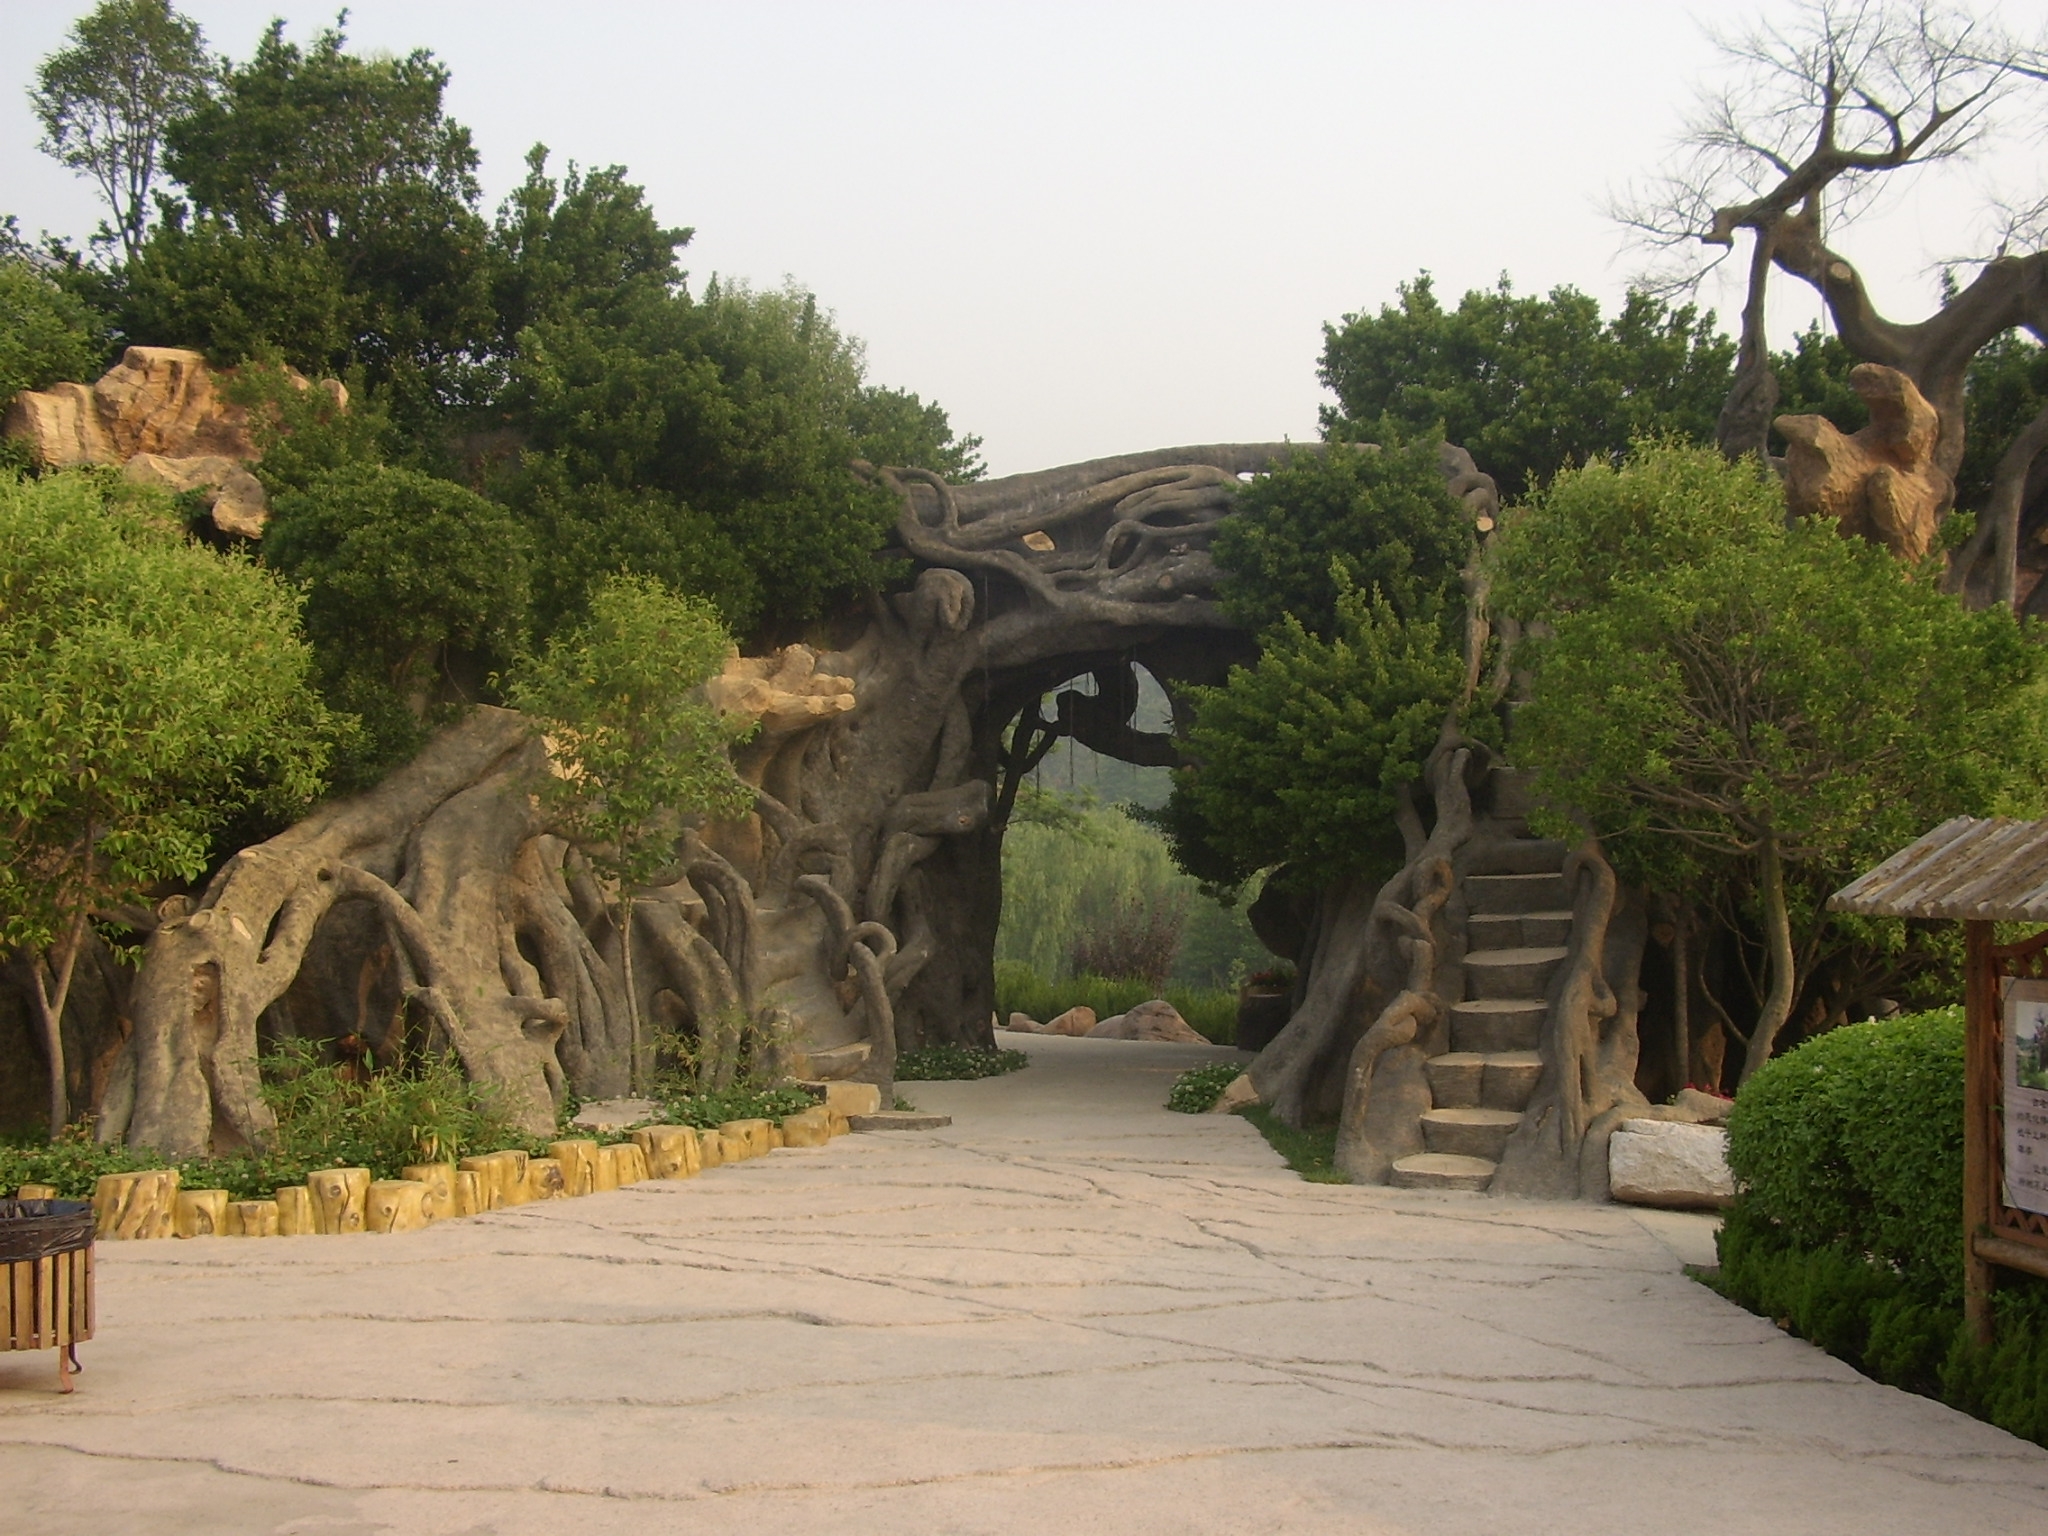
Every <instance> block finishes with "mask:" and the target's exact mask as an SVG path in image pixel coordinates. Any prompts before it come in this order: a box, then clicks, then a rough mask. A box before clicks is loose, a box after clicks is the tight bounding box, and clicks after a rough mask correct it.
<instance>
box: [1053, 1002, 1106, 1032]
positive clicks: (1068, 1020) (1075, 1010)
mask: <svg viewBox="0 0 2048 1536" xmlns="http://www.w3.org/2000/svg"><path fill="white" fill-rule="evenodd" d="M1094 1028H1095V1010H1094V1009H1093V1008H1090V1007H1089V1006H1088V1005H1087V1004H1086V1003H1078V1004H1076V1005H1075V1006H1074V1007H1072V1008H1069V1009H1068V1010H1067V1011H1066V1012H1065V1013H1063V1014H1061V1015H1060V1016H1059V1017H1058V1018H1056V1019H1054V1020H1053V1021H1052V1022H1051V1023H1049V1024H1047V1025H1046V1026H1045V1029H1044V1030H1043V1033H1045V1034H1048V1035H1085V1034H1089V1033H1091V1032H1092V1031H1093V1030H1094Z"/></svg>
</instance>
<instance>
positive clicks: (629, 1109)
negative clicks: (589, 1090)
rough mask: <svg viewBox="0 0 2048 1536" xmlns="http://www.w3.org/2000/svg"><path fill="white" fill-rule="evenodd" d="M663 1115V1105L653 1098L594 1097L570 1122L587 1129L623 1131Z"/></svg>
mask: <svg viewBox="0 0 2048 1536" xmlns="http://www.w3.org/2000/svg"><path fill="white" fill-rule="evenodd" d="M661 1117H662V1115H661V1106H660V1105H659V1104H657V1103H655V1102H654V1100H652V1099H593V1100H592V1101H591V1102H590V1103H588V1104H585V1105H583V1106H582V1107H581V1108H580V1109H578V1110H577V1111H576V1118H575V1119H573V1120H571V1121H570V1122H569V1123H570V1124H571V1125H574V1126H580V1127H581V1128H582V1129H584V1130H586V1131H623V1130H625V1129H626V1128H627V1127H628V1126H632V1125H645V1124H647V1123H648V1122H649V1121H650V1120H659V1119H661Z"/></svg>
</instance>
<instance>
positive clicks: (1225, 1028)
mask: <svg viewBox="0 0 2048 1536" xmlns="http://www.w3.org/2000/svg"><path fill="white" fill-rule="evenodd" d="M1162 995H1163V996H1164V997H1165V998H1166V1000H1167V1001H1168V1002H1169V1003H1171V1004H1173V1006H1174V1007H1175V1008H1177V1009H1178V1010H1180V1016H1181V1017H1182V1018H1184V1019H1186V1020H1187V1021H1188V1023H1189V1024H1190V1025H1191V1026H1193V1028H1194V1030H1195V1032H1196V1033H1197V1034H1199V1035H1201V1036H1202V1038H1203V1039H1205V1040H1207V1041H1209V1042H1210V1043H1211V1044H1213V1045H1230V1044H1232V1043H1234V1042H1235V1041H1236V1039H1237V994H1236V993H1235V992H1233V991H1231V990H1230V989H1229V988H1228V987H1175V986H1169V987H1167V988H1166V990H1165V992H1164V994H1161V993H1160V992H1157V991H1155V990H1154V989H1153V988H1152V987H1151V986H1149V985H1148V984H1147V983H1145V982H1142V981H1111V980H1109V979H1108V978H1107V977H1104V976H1068V977H1066V978H1064V979H1062V980H1059V981H1048V980H1046V979H1045V978H1044V977H1043V976H1041V975H1040V974H1039V973H1038V972H1036V971H1034V970H1032V969H1031V967H1029V966H1027V965H1018V964H1015V963H1013V962H998V964H997V965H996V1016H997V1017H998V1018H1000V1019H1007V1018H1009V1016H1010V1015H1011V1014H1013V1013H1022V1014H1027V1015H1029V1016H1030V1017H1032V1018H1034V1019H1036V1020H1038V1022H1039V1023H1041V1024H1043V1023H1045V1022H1046V1021H1047V1020H1048V1019H1053V1018H1057V1017H1058V1016H1059V1015H1060V1014H1062V1013H1065V1012H1066V1011H1067V1010H1068V1009H1069V1008H1077V1007H1080V1006H1081V1005H1083V1004H1086V1005H1087V1006H1088V1007H1090V1008H1093V1009H1094V1010H1095V1016H1096V1017H1097V1018H1099V1019H1107V1018H1110V1017H1113V1016H1114V1015H1116V1014H1119V1013H1129V1012H1130V1011H1131V1010H1132V1009H1133V1008H1135V1007H1137V1006H1138V1004H1140V1003H1143V1002H1148V1001H1150V1000H1151V999H1152V998H1155V997H1159V996H1162Z"/></svg>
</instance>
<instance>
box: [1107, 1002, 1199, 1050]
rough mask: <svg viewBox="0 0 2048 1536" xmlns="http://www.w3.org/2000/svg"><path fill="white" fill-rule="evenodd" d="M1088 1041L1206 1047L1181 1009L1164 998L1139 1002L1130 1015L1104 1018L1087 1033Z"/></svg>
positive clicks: (1123, 1014)
mask: <svg viewBox="0 0 2048 1536" xmlns="http://www.w3.org/2000/svg"><path fill="white" fill-rule="evenodd" d="M1088 1036H1089V1038H1090V1039H1091V1040H1160V1041H1170V1042H1172V1043H1174V1044H1177V1045H1207V1044H1208V1043H1209V1042H1208V1041H1207V1040H1206V1039H1205V1038H1204V1037H1203V1036H1201V1035H1200V1034H1197V1033H1196V1032H1195V1030H1194V1028H1193V1027H1192V1026H1191V1025H1190V1024H1189V1023H1188V1021H1187V1020H1186V1019H1184V1018H1182V1017H1181V1016H1180V1010H1179V1009H1178V1008H1176V1007H1174V1006H1173V1004H1171V1003H1169V1002H1168V1001H1167V1000H1166V999H1165V998H1163V997H1155V998H1153V999H1152V1000H1151V1001H1150V1002H1148V1003H1140V1004H1138V1006H1137V1007H1135V1008H1133V1009H1132V1010H1131V1011H1130V1012H1129V1013H1120V1014H1118V1015H1117V1016H1116V1017H1115V1018H1111V1019H1104V1020H1103V1021H1102V1022H1101V1023H1100V1024H1098V1025H1096V1026H1095V1027H1094V1028H1093V1029H1091V1030H1089V1031H1088Z"/></svg>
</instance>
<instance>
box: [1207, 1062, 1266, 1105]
mask: <svg viewBox="0 0 2048 1536" xmlns="http://www.w3.org/2000/svg"><path fill="white" fill-rule="evenodd" d="M1258 1102H1259V1090H1258V1089H1256V1088H1254V1087H1253V1086H1252V1080H1251V1077H1250V1075H1249V1074H1248V1073H1244V1072H1240V1073H1238V1075H1237V1076H1236V1077H1233V1078H1232V1079H1231V1080H1230V1084H1229V1086H1228V1087H1226V1088H1225V1089H1224V1090H1223V1092H1222V1093H1220V1094H1218V1095H1217V1097H1216V1102H1215V1103H1214V1104H1211V1105H1210V1106H1209V1113H1210V1114H1212V1115H1228V1114H1234V1113H1235V1112H1236V1111H1238V1110H1240V1109H1243V1108H1244V1107H1245V1106H1246V1105H1247V1104H1256V1103H1258Z"/></svg>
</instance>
